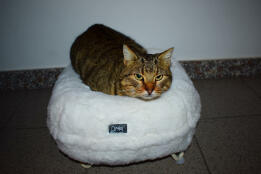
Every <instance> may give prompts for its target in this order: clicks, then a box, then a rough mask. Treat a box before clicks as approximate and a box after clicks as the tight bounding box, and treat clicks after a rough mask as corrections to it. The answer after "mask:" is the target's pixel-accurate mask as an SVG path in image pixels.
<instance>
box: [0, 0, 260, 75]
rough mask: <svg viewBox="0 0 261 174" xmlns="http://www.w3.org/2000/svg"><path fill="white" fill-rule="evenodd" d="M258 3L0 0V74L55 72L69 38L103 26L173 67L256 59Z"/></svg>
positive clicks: (66, 51)
mask: <svg viewBox="0 0 261 174" xmlns="http://www.w3.org/2000/svg"><path fill="white" fill-rule="evenodd" d="M260 7H261V1H260V0H190V1H187V0H0V22H1V24H0V25H1V27H0V71H4V70H20V69H35V68H49V67H63V66H66V65H67V64H68V63H69V49H70V46H71V44H72V42H73V40H74V39H75V37H76V36H77V35H79V34H80V33H82V32H83V31H84V30H85V29H86V28H87V27H89V26H90V25H91V24H94V23H104V24H106V25H109V26H111V27H113V28H115V29H117V30H119V31H121V32H123V33H125V34H127V35H129V36H131V37H132V38H134V39H135V40H136V41H138V42H140V43H141V44H142V45H143V46H144V47H146V48H159V49H167V48H169V47H172V46H175V57H176V58H177V59H179V60H199V59H216V58H242V57H243V58H244V57H261V44H260V43H261V42H260V41H261V34H260V31H261V22H260V21H261V10H260Z"/></svg>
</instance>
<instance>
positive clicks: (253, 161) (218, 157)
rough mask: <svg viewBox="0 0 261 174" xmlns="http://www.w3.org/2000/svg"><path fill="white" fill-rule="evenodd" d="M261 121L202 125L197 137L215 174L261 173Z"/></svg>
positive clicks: (259, 118) (241, 120)
mask: <svg viewBox="0 0 261 174" xmlns="http://www.w3.org/2000/svg"><path fill="white" fill-rule="evenodd" d="M260 124H261V117H251V118H244V117H242V118H231V119H216V120H204V121H201V122H200V124H199V126H198V129H197V134H196V137H197V139H198V142H199V145H200V147H201V149H202V151H203V154H204V156H205V158H206V160H207V163H208V166H209V168H210V171H211V173H212V174H220V173H229V174H239V173H240V174H241V173H242V174H244V173H251V174H257V173H260V171H261V165H260V163H261V150H260V147H261V139H260V137H261V131H260Z"/></svg>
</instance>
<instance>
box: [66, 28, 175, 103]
mask: <svg viewBox="0 0 261 174" xmlns="http://www.w3.org/2000/svg"><path fill="white" fill-rule="evenodd" d="M172 53H173V48H169V49H168V50H166V51H164V52H161V53H157V54H148V53H147V51H146V49H144V48H143V47H142V46H141V45H139V44H138V43H136V42H135V41H134V40H133V39H131V38H130V37H128V36H125V35H124V34H122V33H120V32H118V31H115V30H113V29H111V28H109V27H107V26H105V25H102V24H95V25H92V26H91V27H89V28H88V29H87V30H86V31H85V32H84V33H82V34H81V35H80V36H78V37H77V38H76V39H75V41H74V43H73V44H72V47H71V51H70V58H71V64H72V66H73V69H74V70H75V71H76V72H77V73H78V74H79V75H80V78H81V80H82V81H83V83H84V84H86V85H88V86H89V87H90V89H91V90H93V91H100V92H103V93H106V94H110V95H120V96H129V97H136V98H140V99H143V100H151V99H156V98H158V97H160V96H161V94H162V93H163V92H165V91H167V90H168V89H169V88H170V86H171V83H172V73H171V71H170V65H171V56H172Z"/></svg>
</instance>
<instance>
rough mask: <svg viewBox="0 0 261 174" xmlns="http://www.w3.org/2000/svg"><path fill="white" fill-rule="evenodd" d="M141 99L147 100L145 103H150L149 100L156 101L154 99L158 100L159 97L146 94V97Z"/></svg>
mask: <svg viewBox="0 0 261 174" xmlns="http://www.w3.org/2000/svg"><path fill="white" fill-rule="evenodd" d="M139 98H140V99H142V100H145V101H149V100H154V99H157V98H159V95H156V94H150V95H149V94H145V95H142V96H139Z"/></svg>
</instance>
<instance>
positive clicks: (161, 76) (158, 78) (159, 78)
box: [155, 75, 163, 81]
mask: <svg viewBox="0 0 261 174" xmlns="http://www.w3.org/2000/svg"><path fill="white" fill-rule="evenodd" d="M162 78H163V75H157V76H156V77H155V80H157V81H160V80H161V79H162Z"/></svg>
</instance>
